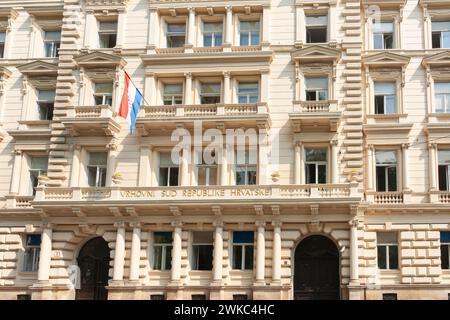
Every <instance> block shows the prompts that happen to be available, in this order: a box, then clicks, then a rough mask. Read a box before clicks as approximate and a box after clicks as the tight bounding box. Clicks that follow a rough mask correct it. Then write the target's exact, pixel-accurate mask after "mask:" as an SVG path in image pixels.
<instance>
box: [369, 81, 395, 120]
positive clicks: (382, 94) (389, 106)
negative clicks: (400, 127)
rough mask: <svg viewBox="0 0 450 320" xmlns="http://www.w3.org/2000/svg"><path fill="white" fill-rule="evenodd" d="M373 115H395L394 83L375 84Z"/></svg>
mask: <svg viewBox="0 0 450 320" xmlns="http://www.w3.org/2000/svg"><path fill="white" fill-rule="evenodd" d="M374 89H375V113H376V114H393V113H396V91H397V89H396V84H395V82H375V83H374Z"/></svg>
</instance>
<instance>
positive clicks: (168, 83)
mask: <svg viewBox="0 0 450 320" xmlns="http://www.w3.org/2000/svg"><path fill="white" fill-rule="evenodd" d="M173 85H179V86H181V94H180V97H179V98H180V103H176V101H177V98H176V97H177V96H178V95H177V94H166V93H165V90H166V86H173ZM184 89H185V88H184V83H183V82H175V81H162V82H161V99H162V105H165V106H173V105H182V104H183V103H184ZM167 97H170V98H171V101H172V103H171V104H166V103H165V102H166V98H167Z"/></svg>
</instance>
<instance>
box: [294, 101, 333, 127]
mask: <svg viewBox="0 0 450 320" xmlns="http://www.w3.org/2000/svg"><path fill="white" fill-rule="evenodd" d="M340 117H341V112H340V111H338V109H337V101H336V100H327V101H294V112H292V113H290V114H289V118H290V119H291V122H292V126H293V128H294V132H302V131H330V132H336V130H337V127H338V123H339V118H340Z"/></svg>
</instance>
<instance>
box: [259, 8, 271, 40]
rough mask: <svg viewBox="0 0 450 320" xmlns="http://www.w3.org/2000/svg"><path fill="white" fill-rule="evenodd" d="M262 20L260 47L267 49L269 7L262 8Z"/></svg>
mask: <svg viewBox="0 0 450 320" xmlns="http://www.w3.org/2000/svg"><path fill="white" fill-rule="evenodd" d="M262 20H263V21H262V38H261V46H262V47H263V48H264V47H265V48H267V47H269V45H270V5H265V6H263V16H262Z"/></svg>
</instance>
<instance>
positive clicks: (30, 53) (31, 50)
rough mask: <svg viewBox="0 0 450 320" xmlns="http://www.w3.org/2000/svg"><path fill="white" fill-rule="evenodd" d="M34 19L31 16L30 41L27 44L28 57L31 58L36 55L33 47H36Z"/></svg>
mask: <svg viewBox="0 0 450 320" xmlns="http://www.w3.org/2000/svg"><path fill="white" fill-rule="evenodd" d="M36 29H37V28H36V25H35V19H34V18H33V17H31V27H30V41H29V46H28V58H33V57H35V56H36V52H35V47H36V33H37V32H38V30H36Z"/></svg>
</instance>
